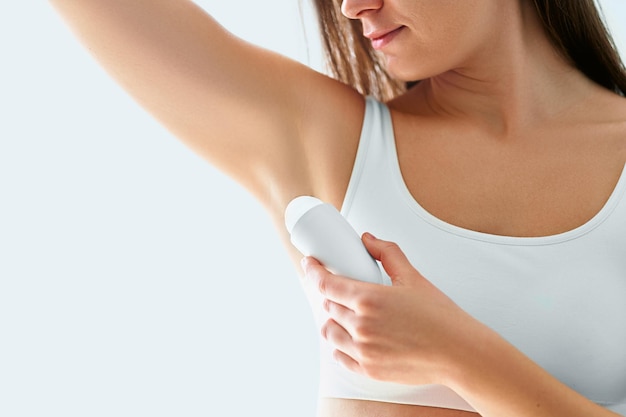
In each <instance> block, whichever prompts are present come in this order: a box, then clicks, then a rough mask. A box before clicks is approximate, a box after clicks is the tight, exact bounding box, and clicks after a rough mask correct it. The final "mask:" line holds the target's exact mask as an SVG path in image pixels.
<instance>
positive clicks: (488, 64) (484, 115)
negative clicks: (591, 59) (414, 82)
mask: <svg viewBox="0 0 626 417" xmlns="http://www.w3.org/2000/svg"><path fill="white" fill-rule="evenodd" d="M521 3H524V4H529V3H530V2H521ZM532 7H533V6H532V5H531V6H527V8H526V9H524V10H517V11H515V12H512V17H511V18H510V19H507V20H506V21H504V22H503V25H505V26H506V31H503V33H506V34H507V36H502V37H500V38H498V39H494V40H493V42H490V43H489V44H487V45H484V47H483V48H482V49H481V50H480V51H476V53H475V54H473V56H472V57H470V58H469V59H467V60H465V61H464V63H463V66H462V67H459V68H456V69H454V70H451V71H448V72H446V73H443V74H440V75H438V76H435V77H433V78H430V79H428V80H425V81H423V82H422V83H420V84H419V85H418V86H417V87H416V88H415V89H414V91H412V92H410V93H409V95H412V94H416V95H419V96H420V97H421V98H422V99H425V100H422V102H423V103H426V106H427V108H428V111H431V112H434V113H436V114H439V115H444V116H445V115H448V116H454V117H456V118H460V119H465V120H466V121H468V122H470V123H472V124H478V125H479V126H478V127H479V128H481V129H486V130H488V131H489V132H490V133H491V134H493V135H494V136H496V137H499V138H508V137H515V136H516V135H518V134H519V132H520V131H523V130H525V129H529V128H533V127H536V126H537V125H539V124H542V123H545V122H546V121H548V120H552V121H553V120H555V118H558V117H560V116H563V115H565V114H567V113H568V111H569V110H572V109H574V108H576V107H577V106H579V105H580V103H581V102H582V100H583V99H584V98H585V97H587V96H588V95H589V94H590V92H591V91H592V90H593V86H594V84H593V83H592V82H591V81H589V80H588V79H587V78H586V77H585V76H584V75H583V74H581V73H580V72H579V71H577V70H576V69H575V68H574V67H573V66H572V65H571V64H570V63H568V62H567V61H566V60H565V59H564V58H563V57H562V56H560V55H559V54H558V52H557V51H556V50H555V48H554V47H553V45H552V44H551V43H550V41H549V39H548V38H547V36H546V34H545V32H544V30H543V27H542V25H541V23H540V22H539V18H538V16H537V14H536V12H535V11H534V9H533V8H532Z"/></svg>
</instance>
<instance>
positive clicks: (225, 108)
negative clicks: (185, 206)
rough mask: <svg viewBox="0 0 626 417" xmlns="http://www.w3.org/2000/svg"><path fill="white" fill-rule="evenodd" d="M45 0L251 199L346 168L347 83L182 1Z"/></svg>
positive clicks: (351, 99)
mask: <svg viewBox="0 0 626 417" xmlns="http://www.w3.org/2000/svg"><path fill="white" fill-rule="evenodd" d="M50 1H51V2H52V3H53V5H54V6H55V7H56V8H57V9H58V10H59V11H60V13H61V14H62V15H63V16H64V17H65V18H66V20H67V21H68V23H69V24H70V26H71V27H72V28H73V30H74V31H75V32H76V33H77V35H78V37H79V38H80V39H81V40H82V41H83V43H84V44H85V45H86V46H87V48H88V49H89V50H90V51H91V52H92V54H94V55H95V57H96V58H97V59H98V60H99V61H100V63H102V65H103V66H104V67H105V69H106V70H107V71H108V72H109V73H110V74H111V75H112V76H113V77H114V78H115V79H116V80H117V81H118V82H119V83H120V84H121V85H122V86H123V87H124V88H125V89H126V90H127V91H128V92H129V93H130V94H131V95H132V96H133V97H134V98H135V99H136V100H137V101H138V102H139V103H140V104H141V105H142V106H143V107H144V108H146V109H147V110H148V111H149V112H150V113H151V114H153V115H154V116H155V117H156V118H157V119H158V120H159V121H160V122H161V123H162V124H164V125H165V126H166V127H167V128H168V129H169V130H170V131H171V132H172V133H173V134H174V135H176V136H177V137H178V138H180V139H181V140H182V141H184V142H185V143H186V144H187V145H188V146H190V147H191V148H192V149H193V150H194V151H196V152H197V153H199V154H200V155H201V156H203V157H204V158H206V159H207V160H209V161H210V162H211V163H212V164H214V165H216V166H217V167H218V168H219V169H220V170H222V171H224V172H225V173H226V174H228V175H230V176H231V177H233V178H234V179H235V180H237V181H239V182H240V183H242V184H243V185H244V186H245V187H247V188H248V189H249V190H250V191H252V192H253V193H254V194H256V195H257V197H259V198H261V199H264V200H267V199H272V198H276V197H275V196H271V194H272V193H273V192H275V188H276V185H275V183H276V182H277V181H282V182H283V184H282V185H281V186H282V187H283V188H284V189H283V190H281V191H280V192H279V194H289V193H290V192H291V191H288V190H291V189H293V190H294V191H293V192H296V189H298V188H300V189H302V188H307V187H308V188H312V189H314V188H316V185H315V183H316V182H317V181H319V180H318V179H316V178H315V175H314V174H315V173H316V172H318V171H320V170H321V171H323V172H322V173H321V177H324V175H325V174H324V172H328V173H329V175H330V174H331V173H333V172H336V171H343V172H344V174H343V175H344V176H345V175H346V174H345V171H346V169H345V168H342V167H343V166H344V165H346V164H347V165H350V162H351V154H352V153H353V151H355V149H353V148H354V147H355V144H354V143H352V144H349V143H347V142H346V143H342V142H341V140H340V141H337V140H335V139H337V138H341V137H345V138H346V139H347V140H348V142H350V140H352V142H354V139H355V129H358V126H359V122H358V120H357V119H358V118H360V117H361V116H360V115H359V110H358V107H359V106H358V105H357V106H356V107H355V106H354V104H357V103H358V101H359V100H361V98H360V96H358V94H357V93H355V92H354V91H353V90H352V89H350V88H348V87H346V86H344V85H342V84H340V83H338V82H336V81H334V80H331V79H329V78H327V77H325V76H323V75H321V74H319V73H317V72H315V71H313V70H311V69H309V68H307V67H305V66H304V65H301V64H299V63H297V62H294V61H292V60H289V59H287V58H285V57H282V56H280V55H278V54H275V53H272V52H269V51H266V50H263V49H261V48H258V47H256V46H253V45H251V44H249V43H247V42H245V41H243V40H241V39H238V38H237V37H235V36H233V35H232V34H230V33H228V32H227V31H226V30H224V29H223V28H222V27H221V26H220V25H219V24H218V23H217V22H215V20H214V19H213V18H212V17H210V16H209V15H208V14H207V13H205V12H204V11H203V10H202V9H200V8H199V7H198V6H197V5H195V4H194V3H193V2H191V1H188V0H132V1H131V0H81V1H75V0H50ZM346 108H355V110H353V111H351V114H353V115H354V116H353V118H352V119H353V122H352V123H346V117H347V116H346V115H345V114H344V115H341V114H339V113H338V112H337V110H339V109H346ZM342 111H343V110H342ZM348 112H350V111H348ZM327 132H332V133H331V134H330V136H329V135H328V134H327ZM356 137H357V138H358V132H357V133H356ZM324 170H326V171H324ZM346 181H347V180H346ZM279 198H280V197H279Z"/></svg>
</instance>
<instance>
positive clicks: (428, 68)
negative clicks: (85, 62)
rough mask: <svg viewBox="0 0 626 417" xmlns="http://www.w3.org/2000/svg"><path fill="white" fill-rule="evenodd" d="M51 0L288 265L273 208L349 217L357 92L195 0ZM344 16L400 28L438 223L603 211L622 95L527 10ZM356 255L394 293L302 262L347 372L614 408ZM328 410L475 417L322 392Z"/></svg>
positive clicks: (408, 97)
mask: <svg viewBox="0 0 626 417" xmlns="http://www.w3.org/2000/svg"><path fill="white" fill-rule="evenodd" d="M49 1H50V2H51V3H52V4H53V5H54V6H55V7H56V9H57V10H58V11H59V13H60V14H61V15H62V16H63V17H64V19H65V20H66V21H67V23H68V24H69V25H70V27H72V29H73V30H74V31H75V33H76V35H77V36H78V37H79V38H80V39H81V40H82V41H83V43H84V44H85V45H86V46H87V48H89V50H90V51H91V52H92V53H93V54H94V56H95V57H96V58H97V59H98V60H99V61H100V63H101V64H102V65H103V66H104V67H105V68H106V69H107V70H108V72H109V73H110V74H111V75H112V76H113V77H114V78H116V79H117V81H118V82H119V83H120V84H121V85H122V86H123V87H124V88H125V89H126V90H127V91H128V92H129V93H130V94H131V95H132V96H133V97H135V99H136V100H137V101H138V102H139V103H141V104H142V105H143V106H144V107H145V108H146V109H147V110H148V111H149V112H150V113H151V114H153V115H154V117H155V118H157V119H158V120H159V121H160V122H161V123H162V124H163V125H164V126H166V127H167V128H168V129H169V130H170V131H171V132H173V133H174V134H175V135H176V136H177V137H178V138H180V139H181V140H182V141H183V142H184V143H185V144H186V145H187V146H189V147H191V148H192V149H193V150H195V151H196V152H197V153H198V154H200V155H201V156H203V157H204V158H206V160H207V161H209V162H210V163H211V164H213V165H215V166H216V167H218V168H219V169H221V170H222V171H224V172H225V173H226V174H228V175H230V176H231V177H233V178H234V179H235V180H237V181H238V182H240V183H241V184H242V185H243V186H245V187H246V188H247V189H248V190H249V191H250V192H251V193H252V194H253V195H254V196H255V197H256V198H257V199H258V200H259V201H260V202H261V203H262V204H263V205H264V207H265V208H266V209H267V211H268V212H269V213H270V215H271V216H272V218H273V219H274V221H275V223H276V227H277V231H278V233H279V234H280V235H281V236H282V238H283V241H284V242H285V247H286V248H287V250H288V251H289V253H290V254H291V257H292V259H293V261H294V263H295V264H296V265H297V264H299V263H300V258H301V255H300V254H299V253H298V252H297V251H296V250H295V249H294V248H293V247H291V245H290V244H289V241H288V237H287V235H286V232H285V231H284V227H283V220H282V219H283V212H284V209H285V207H286V205H287V203H288V202H289V201H290V200H291V199H292V198H293V197H295V196H298V195H303V194H308V195H314V196H317V197H319V198H321V199H323V200H326V201H328V202H330V203H332V204H334V205H335V206H336V207H340V206H341V204H342V201H343V198H344V195H345V192H346V188H347V185H348V181H349V178H350V173H351V170H352V165H353V163H354V158H355V155H356V150H357V146H358V140H359V135H360V130H361V125H362V121H363V111H364V99H363V97H361V96H360V95H359V94H358V93H357V92H356V91H354V90H353V89H352V88H350V87H347V86H345V85H343V84H341V83H339V82H337V81H334V80H332V79H330V78H328V77H326V76H324V75H321V74H319V73H316V72H315V71H313V70H311V69H309V68H307V67H305V66H303V65H300V64H298V63H295V62H293V61H291V60H289V59H286V58H284V57H281V56H279V55H277V54H274V53H272V52H268V51H265V50H262V49H260V48H258V47H255V46H252V45H250V44H248V43H246V42H244V41H242V40H240V39H237V38H236V37H234V36H232V35H231V34H229V33H228V32H226V31H225V30H224V29H223V28H222V27H221V26H219V24H218V23H217V22H215V20H214V19H212V18H211V17H210V16H209V15H208V14H207V13H206V12H204V11H203V10H202V9H200V8H199V7H198V6H197V5H195V4H194V3H193V2H191V1H188V0H80V1H77V0H49ZM342 10H343V13H344V14H345V15H346V17H347V18H351V19H358V20H360V21H361V22H362V24H363V29H364V33H365V34H369V33H377V32H380V31H385V30H389V29H396V28H402V29H401V31H400V33H399V34H398V36H396V37H395V38H394V40H393V41H392V42H391V43H389V44H388V45H386V46H385V47H383V48H382V50H381V53H383V54H384V56H385V57H386V60H387V68H388V70H389V71H390V72H391V73H392V74H393V75H394V76H396V77H397V78H399V79H403V80H413V79H423V80H425V81H423V82H422V83H420V84H418V86H417V87H415V88H413V89H412V90H410V91H408V92H407V93H406V94H403V95H402V96H400V97H397V98H395V99H394V100H392V101H390V102H389V103H388V105H389V107H390V109H391V113H392V118H393V122H394V129H395V135H396V142H397V148H398V155H399V160H400V166H401V169H402V173H403V176H404V179H405V182H406V184H407V186H408V188H409V190H410V191H411V193H412V194H413V196H414V197H415V198H416V200H417V201H418V202H419V203H420V204H421V205H422V206H423V207H425V208H426V209H427V210H428V211H430V212H431V213H432V214H433V215H435V216H437V217H439V218H440V219H442V220H444V221H447V222H449V223H452V224H455V225H457V226H460V227H464V228H467V229H471V230H476V231H481V232H484V233H492V234H500V235H509V236H546V235H551V234H556V233H560V232H563V231H567V230H571V229H573V228H575V227H577V226H579V225H581V224H583V223H585V222H586V221H588V220H589V219H590V218H591V217H593V215H594V214H596V213H597V212H598V211H599V210H600V208H601V207H602V206H603V205H604V203H605V202H606V200H607V199H608V197H609V195H610V194H611V191H612V190H613V188H614V187H615V184H616V182H617V179H618V178H619V175H620V173H621V171H622V168H623V167H624V164H625V163H626V100H624V99H623V98H620V97H618V96H617V95H615V94H612V93H611V92H609V91H607V90H605V89H603V88H601V87H599V86H597V85H595V84H594V83H592V82H591V81H589V80H588V79H587V78H585V77H584V76H583V75H582V74H580V73H579V72H578V71H576V70H575V69H574V68H572V67H571V66H570V65H569V64H568V63H566V62H565V61H564V60H563V59H562V58H561V57H560V56H559V55H558V54H557V53H556V52H555V51H554V50H553V48H552V46H551V45H550V43H549V41H548V40H547V39H546V37H545V34H544V33H543V30H542V28H541V26H540V25H539V22H538V20H537V16H536V14H535V13H534V10H533V8H532V6H531V4H530V1H529V0H467V1H463V2H458V1H456V0H424V1H419V2H417V1H414V0H344V1H343V3H342ZM441 190H445V192H442V191H441ZM364 242H365V244H366V245H367V247H368V249H369V250H370V251H371V252H372V254H373V255H374V256H375V257H376V258H377V259H379V260H381V261H382V263H383V265H384V267H385V268H386V269H387V271H388V272H389V273H390V275H391V276H392V278H393V283H394V285H393V286H391V287H379V286H372V285H367V284H363V283H358V282H355V281H350V280H346V279H344V278H342V277H336V276H332V275H331V274H330V273H328V272H327V271H326V270H325V269H324V268H322V267H321V266H320V265H319V264H317V263H316V261H315V260H312V259H308V258H307V260H306V261H305V264H304V267H305V268H304V269H305V270H306V278H305V283H306V285H316V286H317V287H318V288H319V289H320V290H321V292H322V294H323V295H324V297H325V298H326V299H327V300H328V302H327V308H328V310H329V312H330V313H331V317H332V318H331V320H329V322H328V323H326V324H325V325H324V327H323V329H322V332H323V335H324V336H325V337H326V338H327V339H328V340H330V341H331V342H332V343H333V344H334V345H335V346H336V348H337V352H338V353H337V355H338V358H339V360H340V361H341V362H342V363H344V364H345V365H346V366H347V367H348V368H350V369H352V370H354V371H356V372H362V373H364V374H367V375H371V376H373V377H376V378H379V379H383V380H389V381H398V382H411V383H425V382H439V383H444V384H446V385H448V386H450V387H452V388H453V389H455V390H456V391H457V392H458V393H459V394H460V395H461V396H462V397H464V398H465V399H466V400H467V401H469V402H470V403H471V404H472V405H473V406H474V407H475V408H476V409H477V410H478V411H479V413H480V414H482V415H483V416H486V417H501V416H507V417H522V416H524V417H527V416H552V417H554V416H568V417H578V416H581V417H582V416H585V417H588V416H592V415H593V416H598V417H604V416H615V415H616V414H614V413H611V412H609V411H607V410H605V409H603V408H602V407H599V406H597V405H595V404H593V403H592V402H590V401H588V400H586V399H585V398H583V397H582V396H580V395H579V394H577V393H575V392H573V391H571V390H570V389H568V388H567V387H565V386H564V385H563V384H561V383H560V382H558V381H557V380H555V379H553V378H552V377H551V376H549V375H548V374H547V373H546V372H545V371H543V370H542V369H541V368H539V367H538V366H537V365H536V364H534V363H533V362H532V361H530V360H529V359H528V358H527V357H525V356H524V355H522V354H521V353H520V352H519V351H518V350H516V349H515V348H514V347H513V346H511V345H509V344H507V343H506V342H505V341H504V340H502V339H501V338H500V337H499V336H498V335H497V334H494V333H493V332H491V331H490V330H488V329H487V328H486V327H485V326H483V325H482V324H481V323H479V322H477V321H476V320H474V319H473V318H471V317H470V316H468V315H467V314H466V313H464V312H463V311H462V310H460V309H459V308H458V307H457V306H456V305H454V303H452V302H451V301H450V300H449V299H448V298H447V297H446V296H445V295H444V294H442V293H441V292H440V291H439V290H438V289H437V288H435V287H433V286H432V285H431V284H430V283H429V282H428V280H427V277H422V276H421V275H420V273H419V272H418V271H416V270H415V269H414V268H413V267H412V266H411V265H410V264H409V263H408V261H407V260H406V258H405V257H404V255H403V254H402V251H401V249H400V248H398V247H397V246H395V245H394V244H393V243H391V242H385V241H382V240H378V239H375V238H372V237H364ZM426 294H427V295H428V296H427V297H426V296H425V295H426ZM416 300H423V301H422V302H416ZM383 323H384V325H383ZM383 351H384V352H386V354H385V355H382V353H381V352H383ZM389 352H393V354H391V353H389ZM319 415H320V417H335V416H337V417H339V416H341V417H374V416H389V417H461V416H471V415H475V414H474V413H467V412H463V411H457V410H447V409H438V408H428V407H420V406H410V405H399V404H388V403H378V402H371V401H356V400H344V399H322V400H320V407H319Z"/></svg>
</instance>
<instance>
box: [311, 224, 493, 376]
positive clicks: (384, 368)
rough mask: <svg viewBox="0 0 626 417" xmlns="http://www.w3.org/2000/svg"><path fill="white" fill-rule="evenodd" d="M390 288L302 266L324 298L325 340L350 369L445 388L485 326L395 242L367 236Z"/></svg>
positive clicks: (315, 264) (317, 265)
mask: <svg viewBox="0 0 626 417" xmlns="http://www.w3.org/2000/svg"><path fill="white" fill-rule="evenodd" d="M363 242H364V244H365V246H366V247H367V249H368V251H369V252H370V253H371V254H372V256H373V257H374V258H376V259H377V260H379V261H381V263H382V265H383V267H384V268H385V271H386V272H387V274H388V275H389V276H390V277H391V280H392V284H393V285H392V286H391V287H388V286H381V285H375V284H368V283H363V282H360V281H355V280H352V279H349V278H345V277H341V276H336V275H333V274H331V273H330V272H328V271H327V270H326V269H325V268H324V267H323V266H322V265H321V264H320V263H319V262H317V261H316V260H315V259H313V258H305V259H304V260H303V268H304V270H305V272H306V276H307V279H308V280H309V282H308V285H317V286H318V288H319V291H320V292H321V293H322V296H323V297H324V298H325V302H324V308H325V309H326V311H327V312H328V313H329V316H330V318H329V320H328V321H327V322H326V323H325V324H324V325H323V326H322V335H323V337H324V338H325V339H327V340H328V341H329V343H331V344H332V345H333V347H334V348H335V349H336V350H335V358H336V359H337V360H338V361H339V362H340V363H341V364H343V365H344V366H346V367H347V368H348V369H350V370H352V371H354V372H358V373H361V374H364V375H367V376H369V377H371V378H374V379H379V380H385V381H392V382H398V383H405V384H433V383H445V381H446V379H447V376H446V375H447V374H448V372H447V369H449V368H450V367H454V366H457V365H458V363H459V361H460V360H461V359H462V358H464V357H466V356H467V352H468V351H470V350H471V349H469V345H470V344H476V343H480V341H479V340H476V339H477V337H478V335H479V334H484V333H485V332H484V331H481V330H482V329H483V328H484V326H483V325H482V324H480V323H479V322H478V321H476V320H475V319H473V318H472V317H470V316H469V315H468V314H466V313H465V312H464V311H463V310H461V309H460V308H459V307H458V306H457V305H456V304H455V303H454V302H452V300H450V299H449V298H448V297H447V296H446V295H445V294H443V293H442V292H441V291H439V290H438V289H437V288H436V287H435V286H434V285H432V284H431V283H430V282H429V281H428V280H426V278H424V277H423V276H422V275H421V274H420V273H419V272H418V271H417V270H416V269H415V268H413V266H412V265H411V264H410V263H409V261H408V259H407V258H406V257H405V255H404V253H403V252H402V251H401V250H400V248H399V247H398V246H397V245H396V244H394V243H391V242H387V241H383V240H379V239H376V238H375V237H373V236H371V235H369V234H365V235H364V236H363Z"/></svg>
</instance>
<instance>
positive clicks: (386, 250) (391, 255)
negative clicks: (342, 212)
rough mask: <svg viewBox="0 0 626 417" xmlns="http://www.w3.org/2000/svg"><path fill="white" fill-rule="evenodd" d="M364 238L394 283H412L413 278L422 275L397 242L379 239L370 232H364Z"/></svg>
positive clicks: (369, 250)
mask: <svg viewBox="0 0 626 417" xmlns="http://www.w3.org/2000/svg"><path fill="white" fill-rule="evenodd" d="M362 240H363V244H364V245H365V247H366V248H367V250H368V252H369V253H370V254H371V255H372V256H373V257H374V258H375V259H376V260H378V261H380V262H381V263H382V264H383V268H385V272H387V275H389V277H390V278H391V282H392V284H393V285H411V281H412V280H414V279H415V278H416V277H421V275H420V274H419V272H417V270H416V269H415V268H413V266H412V265H411V263H410V262H409V260H408V259H407V257H406V255H405V254H404V252H402V249H400V247H399V246H398V245H397V244H396V243H393V242H388V241H386V240H381V239H378V238H376V237H374V236H373V235H371V234H370V233H365V234H363V237H362Z"/></svg>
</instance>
